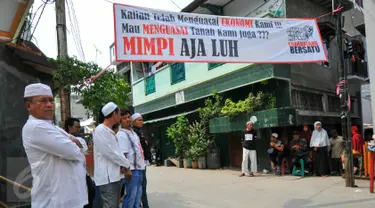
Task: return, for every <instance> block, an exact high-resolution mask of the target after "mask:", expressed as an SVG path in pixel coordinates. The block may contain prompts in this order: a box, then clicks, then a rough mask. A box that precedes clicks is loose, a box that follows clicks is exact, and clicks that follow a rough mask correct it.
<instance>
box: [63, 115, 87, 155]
mask: <svg viewBox="0 0 375 208" xmlns="http://www.w3.org/2000/svg"><path fill="white" fill-rule="evenodd" d="M65 131H66V132H68V133H69V134H71V135H73V136H74V137H75V138H76V139H78V141H79V142H80V143H81V144H82V148H80V150H81V152H82V154H86V151H87V149H88V147H87V143H86V141H85V140H84V139H83V138H82V137H80V134H81V124H80V121H79V119H77V118H68V119H67V120H66V121H65Z"/></svg>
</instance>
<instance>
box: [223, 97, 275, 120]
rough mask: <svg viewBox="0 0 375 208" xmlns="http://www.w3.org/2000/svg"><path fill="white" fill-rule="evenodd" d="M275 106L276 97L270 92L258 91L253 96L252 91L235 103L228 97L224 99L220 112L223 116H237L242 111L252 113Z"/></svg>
mask: <svg viewBox="0 0 375 208" xmlns="http://www.w3.org/2000/svg"><path fill="white" fill-rule="evenodd" d="M275 107H276V97H275V96H273V95H272V94H270V93H263V92H258V93H257V94H256V96H254V95H253V93H250V94H249V96H248V97H247V98H246V99H245V100H239V101H238V102H237V103H235V102H233V101H232V100H231V99H230V98H228V99H226V100H225V104H224V107H223V108H222V110H221V114H223V115H225V116H237V115H240V114H243V113H252V112H254V111H260V110H266V109H272V108H275Z"/></svg>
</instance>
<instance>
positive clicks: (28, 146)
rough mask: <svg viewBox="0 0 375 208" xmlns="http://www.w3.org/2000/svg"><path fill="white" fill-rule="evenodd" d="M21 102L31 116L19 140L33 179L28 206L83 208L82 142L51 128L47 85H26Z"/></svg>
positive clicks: (51, 108) (85, 191)
mask: <svg viewBox="0 0 375 208" xmlns="http://www.w3.org/2000/svg"><path fill="white" fill-rule="evenodd" d="M24 100H25V106H26V108H27V110H28V112H29V115H30V116H29V119H28V120H27V122H26V124H25V125H24V127H23V129H22V141H23V146H24V148H25V151H26V154H27V158H28V160H29V163H30V167H31V174H32V176H33V188H32V190H31V206H32V207H38V208H66V207H71V208H82V207H83V206H84V205H86V204H87V203H88V200H87V187H86V178H85V168H84V161H83V156H82V153H81V152H80V149H79V148H80V147H82V145H81V143H80V142H79V141H78V140H77V139H76V138H74V137H73V136H71V135H69V134H68V133H66V132H65V131H64V130H63V129H61V128H58V127H56V126H55V125H53V123H52V119H53V116H54V110H55V104H54V99H53V94H52V91H51V88H50V87H49V86H47V85H44V84H30V85H28V86H26V88H25V94H24Z"/></svg>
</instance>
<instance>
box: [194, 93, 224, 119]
mask: <svg viewBox="0 0 375 208" xmlns="http://www.w3.org/2000/svg"><path fill="white" fill-rule="evenodd" d="M222 100H223V98H222V97H221V96H220V95H219V93H218V92H217V91H214V92H212V98H207V99H206V100H205V101H204V107H203V108H199V109H198V112H199V117H200V119H201V122H202V123H204V124H208V121H209V120H210V119H212V118H215V117H217V116H219V115H220V112H221V109H222Z"/></svg>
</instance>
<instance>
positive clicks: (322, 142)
mask: <svg viewBox="0 0 375 208" xmlns="http://www.w3.org/2000/svg"><path fill="white" fill-rule="evenodd" d="M314 128H315V130H314V131H313V134H312V136H311V141H310V147H312V148H313V150H314V151H315V153H316V158H315V160H316V175H317V176H322V177H327V176H328V172H329V163H328V160H329V157H328V152H329V149H330V145H331V143H330V141H329V137H328V134H327V131H326V130H324V129H323V128H322V123H321V122H320V121H317V122H315V123H314Z"/></svg>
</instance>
